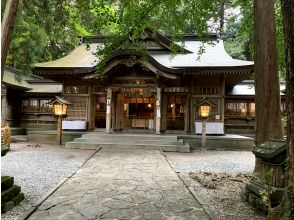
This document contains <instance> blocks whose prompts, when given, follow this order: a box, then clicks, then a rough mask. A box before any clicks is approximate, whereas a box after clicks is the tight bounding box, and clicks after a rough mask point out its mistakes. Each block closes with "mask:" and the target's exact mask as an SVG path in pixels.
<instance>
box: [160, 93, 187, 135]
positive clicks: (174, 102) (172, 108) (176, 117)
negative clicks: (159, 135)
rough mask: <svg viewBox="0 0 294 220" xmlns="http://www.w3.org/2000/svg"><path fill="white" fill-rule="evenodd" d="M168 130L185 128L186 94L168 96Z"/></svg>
mask: <svg viewBox="0 0 294 220" xmlns="http://www.w3.org/2000/svg"><path fill="white" fill-rule="evenodd" d="M165 99H166V130H185V121H186V119H185V117H186V111H187V96H186V95H171V94H169V95H167V96H166V98H165Z"/></svg>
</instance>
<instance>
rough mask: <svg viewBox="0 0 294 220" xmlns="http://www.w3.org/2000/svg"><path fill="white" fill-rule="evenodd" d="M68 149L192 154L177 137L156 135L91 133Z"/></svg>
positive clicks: (69, 144)
mask: <svg viewBox="0 0 294 220" xmlns="http://www.w3.org/2000/svg"><path fill="white" fill-rule="evenodd" d="M65 147H66V148H76V149H98V148H99V147H107V148H126V149H148V150H163V151H174V152H190V145H189V144H187V143H184V142H183V140H178V137H177V136H176V135H155V134H125V133H119V134H106V133H103V132H91V133H87V134H83V135H82V137H80V138H75V139H74V140H73V141H71V142H67V143H66V144H65Z"/></svg>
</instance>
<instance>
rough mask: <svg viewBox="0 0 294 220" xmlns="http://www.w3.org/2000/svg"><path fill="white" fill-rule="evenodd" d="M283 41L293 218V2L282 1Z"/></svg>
mask: <svg viewBox="0 0 294 220" xmlns="http://www.w3.org/2000/svg"><path fill="white" fill-rule="evenodd" d="M281 2H282V4H281V5H282V14H283V25H284V40H285V52H286V104H287V150H288V151H287V152H288V155H287V156H288V161H287V163H288V170H287V185H288V188H289V191H288V195H287V196H288V204H289V205H288V210H287V211H288V213H289V214H290V215H291V214H292V216H289V214H288V216H287V217H288V218H289V219H290V218H291V217H294V205H293V204H294V1H293V0H282V1H281Z"/></svg>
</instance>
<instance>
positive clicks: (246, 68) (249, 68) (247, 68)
mask: <svg viewBox="0 0 294 220" xmlns="http://www.w3.org/2000/svg"><path fill="white" fill-rule="evenodd" d="M175 68H179V69H181V68H183V69H185V72H186V74H189V73H190V74H199V73H205V72H213V71H216V72H219V73H231V72H236V73H238V72H244V73H253V70H254V64H252V65H242V66H213V67H212V66H204V67H175Z"/></svg>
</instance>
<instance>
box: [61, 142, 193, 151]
mask: <svg viewBox="0 0 294 220" xmlns="http://www.w3.org/2000/svg"><path fill="white" fill-rule="evenodd" d="M65 147H66V148H75V149H98V148H99V147H106V148H116V149H144V150H163V151H171V152H190V146H189V145H188V144H185V145H164V144H161V145H157V144H135V143H133V144H113V143H103V144H102V143H99V144H98V143H91V142H75V141H72V142H67V143H66V144H65Z"/></svg>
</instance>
